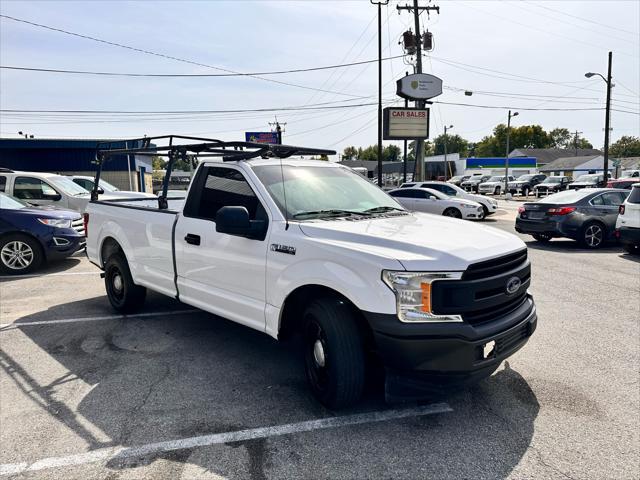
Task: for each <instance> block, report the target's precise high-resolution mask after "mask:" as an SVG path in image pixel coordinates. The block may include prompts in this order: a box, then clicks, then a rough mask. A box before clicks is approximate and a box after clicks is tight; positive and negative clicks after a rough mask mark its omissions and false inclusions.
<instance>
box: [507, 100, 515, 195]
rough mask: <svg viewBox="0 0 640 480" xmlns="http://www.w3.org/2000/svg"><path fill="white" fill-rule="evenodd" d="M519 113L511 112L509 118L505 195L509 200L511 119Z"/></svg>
mask: <svg viewBox="0 0 640 480" xmlns="http://www.w3.org/2000/svg"><path fill="white" fill-rule="evenodd" d="M517 116H518V112H513V114H512V113H511V110H509V116H508V117H507V154H506V155H505V159H504V195H505V198H507V195H508V194H509V135H510V134H511V117H517Z"/></svg>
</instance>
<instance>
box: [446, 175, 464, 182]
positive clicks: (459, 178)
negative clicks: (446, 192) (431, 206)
mask: <svg viewBox="0 0 640 480" xmlns="http://www.w3.org/2000/svg"><path fill="white" fill-rule="evenodd" d="M463 178H464V177H463V176H462V175H456V176H455V177H451V178H450V179H449V181H450V182H457V181H458V180H462V179H463Z"/></svg>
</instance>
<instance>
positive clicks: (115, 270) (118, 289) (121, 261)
mask: <svg viewBox="0 0 640 480" xmlns="http://www.w3.org/2000/svg"><path fill="white" fill-rule="evenodd" d="M104 284H105V288H106V290H107V297H108V298H109V302H110V303H111V306H112V307H113V308H114V309H116V310H117V311H118V312H122V313H129V312H133V311H135V310H137V309H139V308H140V307H141V306H142V304H143V303H144V299H145V297H146V295H147V289H146V288H144V287H141V286H139V285H136V284H135V283H133V278H132V277H131V271H130V270H129V264H128V263H127V259H126V258H125V256H124V255H123V254H122V253H115V254H113V255H111V256H110V257H109V259H108V260H107V263H106V265H105V268H104Z"/></svg>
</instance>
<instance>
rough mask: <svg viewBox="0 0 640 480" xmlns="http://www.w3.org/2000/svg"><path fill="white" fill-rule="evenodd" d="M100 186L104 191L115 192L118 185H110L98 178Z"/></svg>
mask: <svg viewBox="0 0 640 480" xmlns="http://www.w3.org/2000/svg"><path fill="white" fill-rule="evenodd" d="M100 187H101V188H102V189H103V190H104V191H105V192H117V191H118V187H115V186H114V185H111V184H110V183H109V182H105V181H104V180H100Z"/></svg>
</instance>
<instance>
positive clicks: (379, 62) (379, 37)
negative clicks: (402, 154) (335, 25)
mask: <svg viewBox="0 0 640 480" xmlns="http://www.w3.org/2000/svg"><path fill="white" fill-rule="evenodd" d="M369 1H370V2H371V4H372V5H378V186H379V187H380V188H382V5H387V4H388V3H389V0H379V1H377V2H374V0H369Z"/></svg>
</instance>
